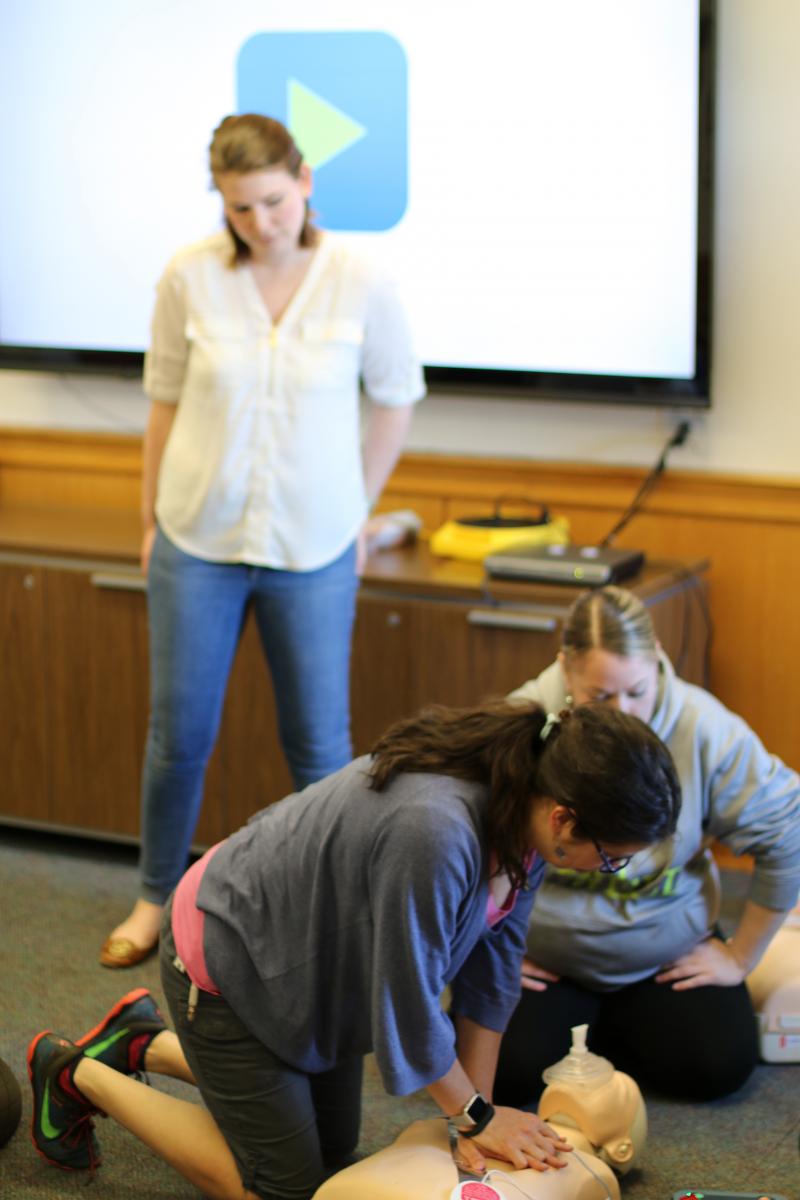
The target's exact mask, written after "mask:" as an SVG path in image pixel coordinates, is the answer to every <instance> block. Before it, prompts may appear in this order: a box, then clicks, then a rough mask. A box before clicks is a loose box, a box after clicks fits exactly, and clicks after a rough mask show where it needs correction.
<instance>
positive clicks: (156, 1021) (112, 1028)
mask: <svg viewBox="0 0 800 1200" xmlns="http://www.w3.org/2000/svg"><path fill="white" fill-rule="evenodd" d="M166 1028H167V1023H166V1021H165V1020H164V1018H163V1017H162V1015H161V1013H160V1012H159V1009H158V1005H157V1004H156V1002H155V1000H154V999H153V997H152V996H151V994H150V992H149V991H148V990H147V988H136V989H135V990H134V991H132V992H128V994H127V995H126V996H123V997H122V999H121V1000H118V1001H117V1003H116V1004H115V1005H114V1007H113V1008H112V1009H111V1010H110V1011H109V1012H108V1013H106V1015H105V1016H104V1017H103V1019H102V1021H101V1022H100V1024H99V1025H97V1026H95V1028H94V1029H92V1030H91V1031H90V1032H89V1033H85V1034H84V1035H83V1037H81V1038H78V1040H77V1041H76V1043H75V1045H76V1046H79V1047H80V1048H81V1050H82V1051H83V1053H84V1054H85V1055H86V1057H87V1058H94V1059H96V1060H97V1061H98V1062H101V1063H105V1064H106V1066H107V1067H113V1068H114V1070H115V1071H122V1073H123V1074H124V1075H138V1074H140V1073H141V1072H142V1071H144V1056H145V1052H146V1050H147V1047H148V1046H149V1045H150V1043H151V1042H152V1040H153V1038H154V1037H156V1035H157V1034H159V1033H162V1032H163V1031H164V1030H165V1029H166Z"/></svg>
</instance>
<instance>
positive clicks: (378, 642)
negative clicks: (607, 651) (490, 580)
mask: <svg viewBox="0 0 800 1200" xmlns="http://www.w3.org/2000/svg"><path fill="white" fill-rule="evenodd" d="M557 650H558V619H557V617H555V616H553V615H552V614H537V613H526V612H524V611H523V612H520V611H516V610H512V611H507V610H505V609H503V608H494V607H492V606H487V605H485V604H471V603H469V602H465V601H464V600H463V599H462V600H460V599H451V600H436V599H432V598H425V597H412V598H408V597H403V596H390V595H389V596H387V595H386V594H384V593H381V592H374V591H372V590H371V589H370V588H369V586H366V587H365V588H364V589H362V594H361V597H360V599H359V605H358V616H357V620H356V633H355V639H354V645H353V672H352V676H353V680H352V691H353V696H352V706H353V740H354V745H355V749H356V752H357V753H363V752H364V751H366V750H368V749H369V748H370V746H371V745H372V744H373V743H374V741H375V740H376V738H377V737H378V736H379V735H380V734H381V733H382V732H383V730H384V729H385V728H386V726H387V725H389V724H390V723H391V722H392V721H394V720H396V719H397V718H399V717H403V716H408V715H409V714H411V713H413V712H416V711H417V709H419V708H421V707H422V706H423V705H424V704H454V705H472V704H477V703H479V702H480V701H481V700H483V699H485V698H487V697H489V696H498V695H504V694H506V693H507V692H509V691H511V689H512V688H515V687H518V686H519V684H521V683H523V682H524V681H525V680H526V679H528V678H530V676H531V675H535V674H537V673H538V672H539V671H540V670H541V669H542V668H543V667H546V666H547V665H548V663H551V662H552V661H553V658H554V657H555V654H556V652H557Z"/></svg>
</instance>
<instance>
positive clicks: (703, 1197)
mask: <svg viewBox="0 0 800 1200" xmlns="http://www.w3.org/2000/svg"><path fill="white" fill-rule="evenodd" d="M672 1200H786V1197H785V1196H779V1195H778V1193H777V1192H707V1191H706V1189H705V1188H688V1189H687V1190H686V1191H683V1192H673V1193H672Z"/></svg>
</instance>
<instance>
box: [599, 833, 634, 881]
mask: <svg viewBox="0 0 800 1200" xmlns="http://www.w3.org/2000/svg"><path fill="white" fill-rule="evenodd" d="M592 845H593V846H594V848H595V850H596V851H597V853H598V854H599V855H600V866H599V867H598V868H597V869H598V871H600V873H601V875H616V873H617V871H622V870H624V868H625V867H627V865H628V863H629V862H630V861H631V859H632V858H633V855H632V854H621V855H620V856H619V857H618V858H614V857H612V856H611V855H610V854H606V852H605V850H604V849H603V847H602V846H601V845H600V843H599V842H596V841H595V840H594V838H592Z"/></svg>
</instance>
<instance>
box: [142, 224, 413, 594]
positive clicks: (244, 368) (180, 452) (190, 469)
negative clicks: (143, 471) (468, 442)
mask: <svg viewBox="0 0 800 1200" xmlns="http://www.w3.org/2000/svg"><path fill="white" fill-rule="evenodd" d="M231 253H232V243H231V239H230V237H229V235H228V234H227V233H226V232H222V233H219V234H215V235H214V236H212V237H210V238H207V239H206V240H205V241H202V242H199V243H197V244H195V245H193V246H190V247H188V248H186V249H184V250H182V251H180V252H179V253H178V254H177V255H176V256H175V257H174V258H173V259H172V261H171V262H170V263H169V265H168V267H167V269H166V271H165V272H164V275H163V276H162V278H161V281H160V283H159V286H158V293H157V299H156V305H155V312H154V316H153V322H152V339H151V345H150V349H149V351H148V353H147V355H146V358H145V373H144V388H145V391H146V392H147V394H148V395H149V396H150V397H151V399H153V400H157V401H160V402H162V403H167V404H176V405H177V412H176V414H175V419H174V421H173V424H172V429H171V431H170V435H169V438H168V441H167V445H166V447H165V449H164V454H163V456H162V461H161V468H160V472H159V479H158V490H157V496H156V517H157V519H158V522H159V525H160V526H161V528H162V529H163V530H164V532H165V533H166V535H167V536H168V537H169V538H170V540H171V541H173V542H174V543H175V545H177V546H178V547H179V548H180V549H182V550H184V551H185V552H186V553H188V554H193V555H196V556H197V557H200V558H205V559H209V560H212V561H215V562H244V563H250V564H253V565H255V566H268V567H279V568H284V569H288V570H295V571H307V570H313V569H315V568H317V567H320V566H324V565H325V564H327V563H329V562H332V561H333V560H334V559H335V558H337V557H338V556H339V555H340V554H341V553H342V552H343V551H344V550H345V549H346V547H347V546H348V545H349V544H350V542H351V541H352V540H353V538H354V537H355V534H356V532H357V531H358V528H359V526H360V524H361V522H362V521H363V519H364V516H365V512H366V497H365V492H364V479H363V471H362V463H361V437H360V421H359V408H360V406H359V399H360V384H361V382H362V381H363V386H364V390H365V392H366V394H367V395H368V396H369V398H370V399H371V400H372V401H374V402H375V403H377V404H386V405H406V404H411V403H413V402H415V401H417V400H419V399H421V397H422V396H423V394H424V390H425V389H424V384H423V379H422V370H421V367H420V364H419V362H418V361H417V359H416V357H415V355H414V352H413V348H412V344H411V336H410V332H409V327H408V323H407V320H406V316H405V313H404V311H403V308H402V306H401V304H400V302H399V299H398V296H397V293H396V290H395V288H394V287H393V286H392V284H391V283H390V282H389V280H388V279H387V278H386V277H385V276H384V275H383V274H382V273H380V272H379V271H378V270H377V269H376V268H375V267H374V265H372V264H371V263H370V262H368V261H367V260H365V259H362V258H360V257H359V256H357V255H356V254H354V253H353V252H352V251H351V250H350V249H349V248H347V247H346V246H344V245H343V244H341V243H339V242H337V241H336V239H335V238H332V237H331V236H330V235H329V234H324V235H322V237H321V240H320V242H319V244H318V246H317V249H316V250H315V253H314V255H313V258H312V260H311V263H310V266H309V269H308V271H307V273H306V275H305V277H304V278H303V281H302V283H301V284H300V286H299V288H298V290H297V292H296V293H295V295H294V296H293V297H292V299H291V301H290V303H289V305H288V307H287V308H286V310H285V312H284V313H283V315H282V317H281V319H280V321H278V322H277V324H276V323H273V321H272V319H271V317H270V314H269V312H268V310H267V308H266V306H265V304H264V302H263V300H262V298H261V295H260V293H259V291H258V288H257V286H256V283H255V280H254V278H253V275H252V273H251V271H250V270H249V268H248V267H247V266H246V265H241V266H237V267H233V268H232V267H231V266H230V265H229V264H230V261H231Z"/></svg>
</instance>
